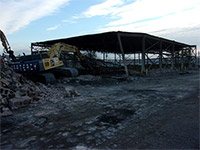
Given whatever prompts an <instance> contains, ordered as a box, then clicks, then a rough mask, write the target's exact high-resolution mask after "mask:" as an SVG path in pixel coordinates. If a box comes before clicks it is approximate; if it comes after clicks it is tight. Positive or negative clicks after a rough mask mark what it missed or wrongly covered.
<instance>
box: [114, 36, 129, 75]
mask: <svg viewBox="0 0 200 150" xmlns="http://www.w3.org/2000/svg"><path fill="white" fill-rule="evenodd" d="M117 38H118V42H119V47H120V51H121V53H122V59H123V63H124V69H125V72H126V76H127V77H128V76H129V73H128V67H127V63H126V59H125V55H124V49H123V46H122V41H121V37H120V34H119V33H117Z"/></svg>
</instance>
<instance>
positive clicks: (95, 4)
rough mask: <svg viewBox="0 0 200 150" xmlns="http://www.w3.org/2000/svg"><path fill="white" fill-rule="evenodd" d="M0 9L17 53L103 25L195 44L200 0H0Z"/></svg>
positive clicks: (103, 28) (3, 27)
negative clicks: (33, 44) (39, 43)
mask: <svg viewBox="0 0 200 150" xmlns="http://www.w3.org/2000/svg"><path fill="white" fill-rule="evenodd" d="M0 10H1V13H0V29H1V30H2V31H3V32H4V33H5V35H6V37H7V39H8V41H9V43H10V46H11V47H12V49H13V50H14V52H15V54H16V55H18V54H22V52H25V53H30V46H31V43H32V42H40V41H46V40H52V39H59V38H68V37H73V36H78V35H85V34H95V33H101V32H106V31H128V32H143V33H148V34H152V35H155V36H160V37H164V38H169V39H171V40H175V41H178V42H184V43H187V44H190V45H197V46H198V49H200V19H199V15H200V0H0ZM2 52H3V47H2V45H0V53H2Z"/></svg>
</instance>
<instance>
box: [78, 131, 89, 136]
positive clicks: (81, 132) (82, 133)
mask: <svg viewBox="0 0 200 150" xmlns="http://www.w3.org/2000/svg"><path fill="white" fill-rule="evenodd" d="M85 134H87V132H85V131H80V132H79V133H78V134H77V136H83V135H85Z"/></svg>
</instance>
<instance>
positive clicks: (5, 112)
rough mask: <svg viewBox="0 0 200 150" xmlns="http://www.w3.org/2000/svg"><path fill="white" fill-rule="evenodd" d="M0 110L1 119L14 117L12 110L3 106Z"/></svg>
mask: <svg viewBox="0 0 200 150" xmlns="http://www.w3.org/2000/svg"><path fill="white" fill-rule="evenodd" d="M0 110H1V113H0V117H5V116H10V115H13V113H12V112H11V111H10V109H9V108H7V107H5V106H3V105H1V106H0Z"/></svg>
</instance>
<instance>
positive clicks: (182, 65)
mask: <svg viewBox="0 0 200 150" xmlns="http://www.w3.org/2000/svg"><path fill="white" fill-rule="evenodd" d="M183 62H184V58H183V49H182V50H181V70H183V68H184V63H183Z"/></svg>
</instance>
